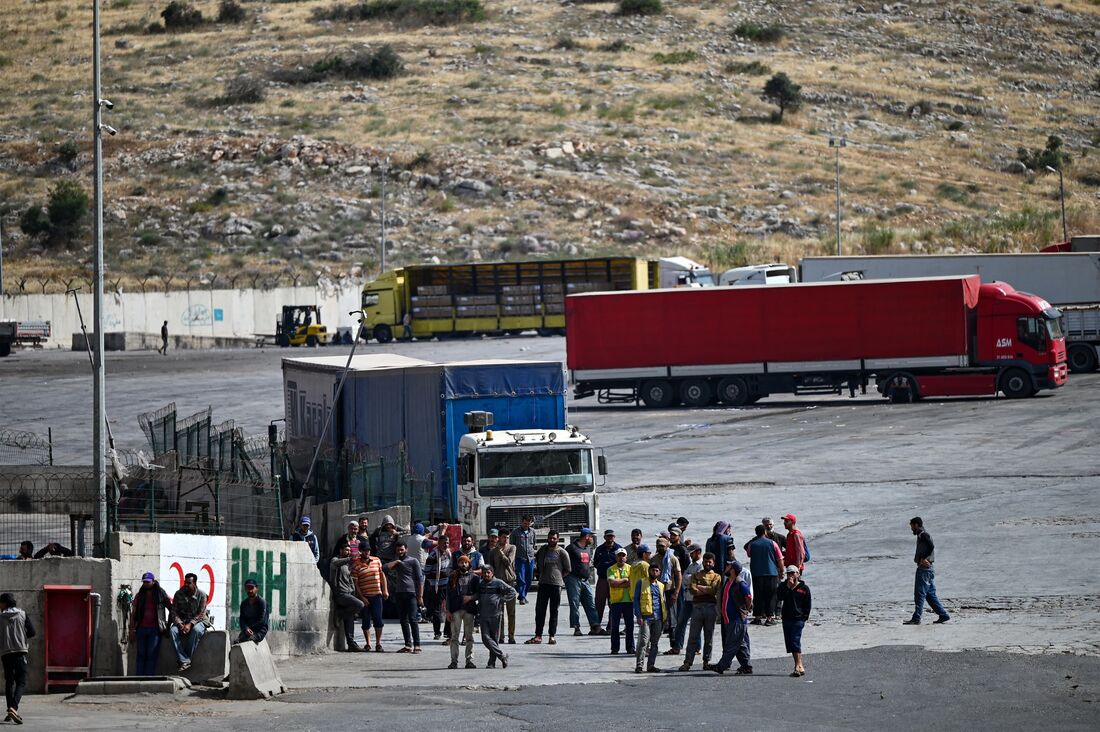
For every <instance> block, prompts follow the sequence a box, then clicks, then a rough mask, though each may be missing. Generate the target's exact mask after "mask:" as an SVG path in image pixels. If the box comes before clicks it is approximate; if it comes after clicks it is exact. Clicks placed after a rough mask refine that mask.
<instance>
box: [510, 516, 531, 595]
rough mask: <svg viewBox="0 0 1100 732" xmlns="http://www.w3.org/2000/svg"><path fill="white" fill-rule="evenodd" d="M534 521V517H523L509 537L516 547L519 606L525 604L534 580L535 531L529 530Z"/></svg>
mask: <svg viewBox="0 0 1100 732" xmlns="http://www.w3.org/2000/svg"><path fill="white" fill-rule="evenodd" d="M534 520H535V517H534V516H531V515H527V516H524V517H523V518H522V519H520V525H519V528H516V529H512V535H511V536H510V537H509V539H511V541H512V544H513V546H515V547H516V593H517V594H518V595H519V604H520V605H526V604H527V590H529V589H530V588H531V584H532V583H533V582H534V578H535V530H534V529H532V528H531V524H532V523H533V522H534Z"/></svg>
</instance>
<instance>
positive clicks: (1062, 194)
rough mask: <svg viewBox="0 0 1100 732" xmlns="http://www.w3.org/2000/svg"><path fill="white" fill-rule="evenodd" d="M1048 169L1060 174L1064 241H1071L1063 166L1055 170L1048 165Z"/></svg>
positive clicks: (1059, 186)
mask: <svg viewBox="0 0 1100 732" xmlns="http://www.w3.org/2000/svg"><path fill="white" fill-rule="evenodd" d="M1046 169H1047V170H1049V171H1050V172H1051V173H1057V174H1058V197H1059V198H1060V199H1061V201H1062V241H1069V230H1068V229H1067V228H1066V186H1065V183H1064V182H1063V179H1062V166H1061V165H1059V166H1058V169H1057V170H1055V169H1054V168H1053V167H1051V166H1050V165H1047V166H1046Z"/></svg>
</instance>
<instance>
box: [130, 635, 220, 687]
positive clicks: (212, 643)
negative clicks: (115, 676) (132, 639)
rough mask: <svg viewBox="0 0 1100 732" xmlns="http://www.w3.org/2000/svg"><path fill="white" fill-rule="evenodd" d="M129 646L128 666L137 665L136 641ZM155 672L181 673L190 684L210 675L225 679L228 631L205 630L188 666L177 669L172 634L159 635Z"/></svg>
mask: <svg viewBox="0 0 1100 732" xmlns="http://www.w3.org/2000/svg"><path fill="white" fill-rule="evenodd" d="M129 646H130V647H129V648H128V649H127V650H128V655H129V665H128V666H127V668H131V669H133V668H137V644H136V643H130V644H129ZM157 673H158V674H160V675H162V676H180V677H183V678H185V679H187V680H188V681H189V682H191V683H192V684H201V683H203V682H205V681H209V680H210V679H218V680H219V681H220V680H222V679H224V678H225V677H226V675H227V674H228V673H229V634H228V633H226V631H224V630H208V631H206V634H205V635H204V636H203V637H202V640H201V641H199V645H198V646H197V647H196V648H195V654H194V655H193V656H192V657H191V668H189V669H187V670H186V671H180V670H179V661H178V660H177V659H176V648H175V646H173V645H172V638H171V636H169V635H168V634H167V633H166V634H165V635H164V636H163V637H162V638H161V639H160V652H159V653H158V654H157ZM134 678H137V677H134Z"/></svg>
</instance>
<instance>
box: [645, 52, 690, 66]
mask: <svg viewBox="0 0 1100 732" xmlns="http://www.w3.org/2000/svg"><path fill="white" fill-rule="evenodd" d="M698 59H699V54H697V53H696V52H695V51H669V52H668V53H655V54H653V60H654V61H656V62H657V63H659V64H687V63H691V62H692V61H696V60H698Z"/></svg>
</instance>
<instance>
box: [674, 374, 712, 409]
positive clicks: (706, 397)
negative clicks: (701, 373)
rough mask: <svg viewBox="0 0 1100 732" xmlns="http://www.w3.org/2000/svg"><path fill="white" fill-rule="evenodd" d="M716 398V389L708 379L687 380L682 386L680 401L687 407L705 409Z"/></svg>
mask: <svg viewBox="0 0 1100 732" xmlns="http://www.w3.org/2000/svg"><path fill="white" fill-rule="evenodd" d="M713 397H714V388H713V387H711V385H710V382H709V381H707V380H706V379H686V380H685V381H684V382H683V383H682V384H680V401H681V402H683V403H684V406H685V407H705V406H708V405H709V404H710V402H711V399H712V398H713Z"/></svg>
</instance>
